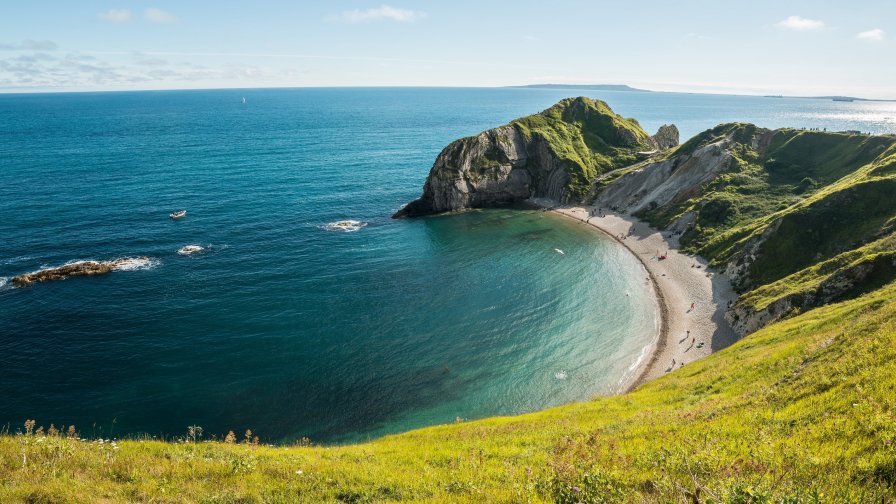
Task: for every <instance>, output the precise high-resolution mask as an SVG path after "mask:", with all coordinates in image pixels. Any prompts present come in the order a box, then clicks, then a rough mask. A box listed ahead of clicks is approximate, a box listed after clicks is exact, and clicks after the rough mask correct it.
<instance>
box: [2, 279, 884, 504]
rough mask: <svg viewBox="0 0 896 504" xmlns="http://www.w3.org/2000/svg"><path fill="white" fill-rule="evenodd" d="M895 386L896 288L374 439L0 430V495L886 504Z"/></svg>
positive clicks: (32, 498)
mask: <svg viewBox="0 0 896 504" xmlns="http://www.w3.org/2000/svg"><path fill="white" fill-rule="evenodd" d="M894 388H896V285H892V284H891V285H889V286H886V287H884V288H882V289H879V290H877V291H875V292H873V293H870V294H866V295H864V296H861V297H859V298H856V299H853V300H850V301H846V302H843V303H840V304H835V305H829V306H825V307H822V308H818V309H815V310H813V311H811V312H808V313H805V314H803V315H801V316H799V317H796V318H793V319H790V320H787V321H784V322H779V323H777V324H773V325H771V326H768V327H766V328H765V329H762V330H761V331H759V332H756V333H754V334H752V335H750V336H749V337H748V338H746V339H744V340H742V341H741V342H739V343H738V344H736V345H734V346H732V347H730V348H728V349H726V350H723V351H721V352H719V353H716V354H714V355H712V356H710V357H708V358H706V359H703V360H701V361H698V362H695V363H692V364H688V365H687V366H685V367H684V368H682V369H680V370H678V371H676V372H675V373H672V374H670V375H667V376H665V377H663V378H661V379H658V380H656V381H653V382H650V383H647V384H646V385H644V386H642V387H641V388H639V389H638V390H637V391H635V392H633V393H630V394H627V395H623V396H616V397H609V398H599V399H596V400H594V401H591V402H586V403H579V404H571V405H568V406H563V407H559V408H553V409H550V410H546V411H543V412H539V413H533V414H529V415H523V416H518V417H510V418H490V419H486V420H481V421H476V422H468V423H459V424H454V425H447V426H440V427H432V428H427V429H421V430H416V431H412V432H408V433H405V434H401V435H396V436H389V437H386V438H383V439H380V440H377V441H374V442H370V443H365V444H358V445H352V446H344V447H329V448H327V447H264V446H252V445H246V444H235V445H230V444H225V443H181V444H172V443H162V442H153V441H121V442H119V443H118V444H116V445H115V446H113V445H111V444H110V443H108V442H107V443H98V442H96V441H78V440H70V439H66V438H64V437H59V436H38V435H34V434H32V435H16V436H4V437H2V438H0V481H2V483H0V501H2V502H19V501H21V502H194V501H195V502H300V501H304V502H377V501H392V500H403V501H441V502H546V501H547V502H549V501H556V502H603V501H609V502H616V501H627V502H643V501H648V502H652V501H663V502H682V501H685V500H687V501H688V502H697V501H699V502H882V501H883V502H891V501H893V499H896V489H894V485H896V416H894V415H896V394H894V393H893V390H894ZM695 499H696V500H695Z"/></svg>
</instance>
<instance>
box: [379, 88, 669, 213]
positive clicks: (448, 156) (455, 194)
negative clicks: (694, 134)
mask: <svg viewBox="0 0 896 504" xmlns="http://www.w3.org/2000/svg"><path fill="white" fill-rule="evenodd" d="M605 107H606V104H603V103H602V102H594V101H590V100H588V99H584V98H577V99H570V100H564V101H562V102H560V103H559V104H558V105H555V106H554V107H552V108H551V109H548V111H545V112H543V113H542V114H536V116H530V117H529V118H524V119H523V121H525V120H527V119H531V118H532V117H538V118H539V119H543V120H541V121H539V122H537V127H538V128H542V129H541V130H537V131H536V130H533V129H531V128H532V127H533V126H532V124H529V125H521V124H520V123H519V122H514V123H511V124H508V125H506V126H502V127H500V128H495V129H492V130H488V131H486V132H483V133H480V134H479V135H477V136H474V137H469V138H462V139H460V140H456V141H454V142H452V143H451V144H449V145H448V146H447V147H445V149H443V150H442V152H441V153H440V154H439V155H438V157H437V158H436V161H435V164H433V167H432V169H431V170H430V172H429V176H428V177H427V179H426V183H425V184H424V187H423V195H422V196H421V197H420V198H419V199H416V200H414V201H412V202H410V203H408V204H407V205H406V206H405V207H404V208H402V209H401V210H399V211H398V212H396V213H395V215H393V217H395V218H400V217H414V216H421V215H429V214H435V213H441V212H451V211H457V210H464V209H467V208H482V207H490V206H496V205H502V204H507V203H512V202H515V201H522V200H525V199H528V198H532V197H539V198H549V199H551V200H554V201H557V202H559V203H578V202H579V200H581V199H582V198H581V195H582V193H581V192H580V193H574V192H572V191H571V190H570V186H571V182H575V183H576V184H578V185H579V186H580V187H584V188H585V193H587V187H588V184H590V182H591V181H592V180H593V178H594V177H595V176H596V175H598V174H599V173H600V172H599V170H598V171H597V172H596V173H595V170H596V168H594V166H592V163H595V161H594V159H598V158H601V157H603V159H604V160H605V162H606V159H607V156H608V154H607V152H608V149H609V152H612V155H613V156H619V155H620V154H621V155H622V156H623V157H624V156H625V155H626V153H628V154H630V155H631V158H630V159H631V160H634V159H635V157H636V156H635V153H636V152H638V151H640V150H643V149H644V148H649V147H653V148H655V149H665V148H669V147H672V146H675V145H678V128H676V127H675V126H670V125H667V126H663V127H662V128H660V130H659V132H657V134H656V135H654V136H653V137H648V136H647V135H646V133H644V132H643V130H641V128H640V126H637V123H635V122H634V121H631V120H627V119H623V118H621V117H619V116H617V115H616V114H614V113H613V112H612V111H609V109H608V108H605ZM550 112H553V113H554V114H555V115H552V116H548V115H545V114H548V113H550ZM571 132H573V133H571ZM570 135H572V136H570ZM576 135H581V136H579V137H578V138H576ZM601 135H603V136H601ZM548 137H550V139H549V138H548ZM563 142H567V143H563ZM573 144H574V145H573ZM589 149H593V150H589ZM583 150H584V152H583ZM558 151H560V152H561V153H558ZM583 158H588V160H587V161H586V160H583ZM574 159H578V161H576V160H574ZM586 164H587V165H589V166H587V167H586V166H585V165H586Z"/></svg>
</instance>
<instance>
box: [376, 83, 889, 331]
mask: <svg viewBox="0 0 896 504" xmlns="http://www.w3.org/2000/svg"><path fill="white" fill-rule="evenodd" d="M893 194H896V136H893V135H879V136H872V135H861V134H855V133H848V132H847V133H834V132H821V131H805V130H795V129H779V130H769V129H764V128H760V127H757V126H754V125H752V124H743V123H731V124H722V125H719V126H717V127H715V128H712V129H710V130H707V131H704V132H703V133H700V134H699V135H697V136H695V137H694V138H692V139H690V140H688V141H687V142H686V143H685V144H683V145H680V146H678V130H677V128H675V126H663V127H662V128H660V130H659V131H658V132H657V134H656V135H654V136H648V135H647V133H645V132H644V130H643V129H642V128H641V127H640V125H638V123H637V121H635V120H634V119H625V118H623V117H620V116H619V115H617V114H615V113H614V112H613V111H612V110H611V109H610V108H609V106H607V104H606V103H604V102H601V101H593V100H590V99H587V98H574V99H567V100H563V101H561V102H560V103H558V104H557V105H555V106H553V107H551V108H549V109H547V110H545V111H544V112H541V113H539V114H535V115H532V116H528V117H524V118H522V119H518V120H515V121H513V122H511V123H510V124H507V125H505V126H502V127H500V128H495V129H492V130H489V131H486V132H484V133H481V134H480V135H478V136H475V137H469V138H463V139H460V140H458V141H455V142H453V143H451V144H450V145H448V147H446V148H445V149H444V150H443V151H442V152H441V153H440V154H439V156H438V158H437V159H436V162H435V164H434V165H433V167H432V170H431V171H430V174H429V176H428V177H427V179H426V183H425V185H424V188H423V195H422V196H421V197H420V198H419V199H417V200H415V201H413V202H411V203H409V204H408V205H407V206H406V207H405V208H403V209H402V210H400V211H399V212H398V213H396V214H395V216H394V217H404V216H417V215H427V214H433V213H439V212H446V211H454V210H463V209H466V208H476V207H489V206H495V205H500V204H506V203H512V202H515V201H521V200H525V199H527V198H530V197H540V198H549V199H551V200H554V201H557V202H558V203H560V204H567V203H571V204H593V205H594V206H597V207H605V208H615V209H617V210H620V211H623V212H628V213H631V214H634V215H636V216H637V217H640V218H642V219H645V220H647V221H648V222H650V223H651V224H652V225H653V226H654V227H656V228H658V229H662V230H665V231H669V232H672V233H679V234H680V236H681V237H680V243H681V245H682V247H683V248H684V249H685V250H686V251H688V252H693V253H695V254H700V255H702V256H704V257H706V258H707V259H709V260H710V261H711V263H712V265H713V266H715V267H716V268H719V269H721V270H722V271H723V272H725V273H726V274H728V275H729V276H730V277H731V280H732V284H733V286H734V287H735V289H736V290H737V291H738V292H739V294H740V295H741V299H740V301H738V303H736V304H735V305H734V306H732V307H731V309H730V310H729V312H728V314H727V318H728V320H729V322H730V323H731V324H732V326H733V327H735V328H736V329H737V330H738V331H739V332H740V333H741V334H746V333H749V332H752V331H755V330H756V329H758V328H760V327H763V326H764V325H767V324H768V323H771V322H773V321H776V320H779V319H782V318H786V317H790V316H792V315H795V314H797V313H800V312H803V311H806V310H809V309H811V308H814V307H817V306H821V305H824V304H828V303H831V302H835V301H838V300H842V299H849V298H852V297H855V296H858V295H860V294H862V293H864V292H867V291H869V290H872V289H873V288H874V287H876V286H880V285H883V283H886V282H888V281H890V280H892V279H894V278H896V262H894V255H896V254H894V253H893V252H892V250H893V248H894V246H896V242H893V241H892V240H891V239H890V237H891V236H892V235H893V232H894V230H896V198H893V197H892V195H893Z"/></svg>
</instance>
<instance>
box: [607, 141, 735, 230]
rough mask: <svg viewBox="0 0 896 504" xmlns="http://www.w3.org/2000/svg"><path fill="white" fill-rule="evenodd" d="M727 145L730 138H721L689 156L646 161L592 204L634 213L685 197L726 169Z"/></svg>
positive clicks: (620, 179)
mask: <svg viewBox="0 0 896 504" xmlns="http://www.w3.org/2000/svg"><path fill="white" fill-rule="evenodd" d="M673 127H674V126H673ZM676 136H677V129H676ZM730 144H731V140H729V139H723V140H720V141H718V142H715V143H712V144H709V145H706V146H703V147H701V148H699V149H697V150H696V151H694V153H693V154H690V155H678V156H674V157H671V158H668V159H665V160H663V161H658V162H652V163H650V162H648V163H647V164H645V165H644V166H643V167H641V168H639V169H637V170H633V171H631V172H629V173H626V174H625V175H623V176H622V177H620V178H619V179H618V180H615V181H613V183H611V184H609V185H607V186H606V187H605V188H603V189H602V190H601V192H600V193H599V194H598V195H597V198H596V199H595V202H594V204H595V205H599V206H603V207H616V208H620V209H623V210H625V211H628V212H631V213H635V212H638V211H641V210H644V209H648V208H652V207H658V206H664V205H667V204H669V203H674V202H677V201H681V200H684V199H687V198H688V197H690V196H692V195H693V194H694V192H695V191H698V190H699V188H700V185H701V184H703V183H704V182H707V181H709V180H712V179H713V178H715V177H716V176H717V175H718V174H719V173H721V172H723V171H725V170H727V169H728V167H729V164H730V163H731V154H730V153H729V152H728V148H729V147H730Z"/></svg>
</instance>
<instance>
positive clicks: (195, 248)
mask: <svg viewBox="0 0 896 504" xmlns="http://www.w3.org/2000/svg"><path fill="white" fill-rule="evenodd" d="M203 250H205V248H204V247H201V246H199V245H185V246H183V247H181V248H179V249H177V253H178V254H180V255H190V254H195V253H197V252H202V251H203Z"/></svg>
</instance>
